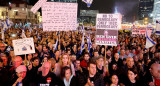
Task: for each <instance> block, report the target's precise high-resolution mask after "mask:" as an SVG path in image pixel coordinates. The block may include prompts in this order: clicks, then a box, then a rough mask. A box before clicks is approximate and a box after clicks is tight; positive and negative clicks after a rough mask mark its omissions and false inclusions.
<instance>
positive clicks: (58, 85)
mask: <svg viewBox="0 0 160 86" xmlns="http://www.w3.org/2000/svg"><path fill="white" fill-rule="evenodd" d="M49 78H50V80H51V82H50V83H49V84H50V86H64V83H63V81H62V80H61V79H59V78H58V77H56V75H55V74H54V73H52V72H49V73H48V74H47V75H46V76H42V72H39V74H38V76H37V83H38V86H40V84H47V79H49Z"/></svg>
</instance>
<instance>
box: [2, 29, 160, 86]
mask: <svg viewBox="0 0 160 86" xmlns="http://www.w3.org/2000/svg"><path fill="white" fill-rule="evenodd" d="M83 33H85V32H78V31H63V32H43V31H42V29H41V28H37V29H33V30H32V31H30V30H29V29H27V28H26V29H25V34H26V37H27V38H30V37H33V39H34V46H35V53H32V54H27V55H19V56H16V55H14V46H13V44H12V40H15V39H22V37H21V35H22V28H10V29H8V30H6V31H5V34H4V37H5V38H4V39H0V86H160V38H159V36H157V35H155V34H152V36H151V37H152V39H153V40H154V41H155V42H156V45H154V46H152V47H151V48H148V49H146V48H145V42H146V38H145V36H136V37H132V36H131V34H130V33H125V32H122V33H121V32H119V34H118V45H117V46H104V45H96V44H95V33H94V32H93V33H91V34H90V37H91V43H92V45H91V48H88V47H89V45H88V35H89V33H85V37H84V42H85V48H84V49H83V50H82V49H81V42H82V36H83V35H82V34H83ZM13 34H14V36H13ZM57 39H58V40H57ZM56 43H58V46H55V45H56Z"/></svg>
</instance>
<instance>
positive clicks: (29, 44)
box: [12, 38, 35, 55]
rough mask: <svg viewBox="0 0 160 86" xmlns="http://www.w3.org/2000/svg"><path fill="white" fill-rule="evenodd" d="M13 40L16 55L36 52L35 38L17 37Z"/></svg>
mask: <svg viewBox="0 0 160 86" xmlns="http://www.w3.org/2000/svg"><path fill="white" fill-rule="evenodd" d="M12 42H13V47H14V54H15V55H24V54H30V53H35V47H34V41H33V38H24V39H17V40H13V41H12Z"/></svg>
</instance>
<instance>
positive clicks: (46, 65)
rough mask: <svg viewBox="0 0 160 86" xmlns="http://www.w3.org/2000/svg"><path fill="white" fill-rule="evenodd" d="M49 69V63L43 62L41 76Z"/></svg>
mask: <svg viewBox="0 0 160 86" xmlns="http://www.w3.org/2000/svg"><path fill="white" fill-rule="evenodd" d="M50 68H51V64H50V63H49V62H44V63H43V65H42V76H46V75H47V74H48V73H49V71H50Z"/></svg>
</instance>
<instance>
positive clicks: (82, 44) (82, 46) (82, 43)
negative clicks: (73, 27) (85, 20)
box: [80, 33, 85, 54]
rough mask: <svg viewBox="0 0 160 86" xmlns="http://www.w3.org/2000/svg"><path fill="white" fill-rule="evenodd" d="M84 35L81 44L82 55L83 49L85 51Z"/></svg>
mask: <svg viewBox="0 0 160 86" xmlns="http://www.w3.org/2000/svg"><path fill="white" fill-rule="evenodd" d="M84 45H85V43H84V33H83V36H82V42H81V49H80V54H81V53H82V51H83V49H84Z"/></svg>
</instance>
